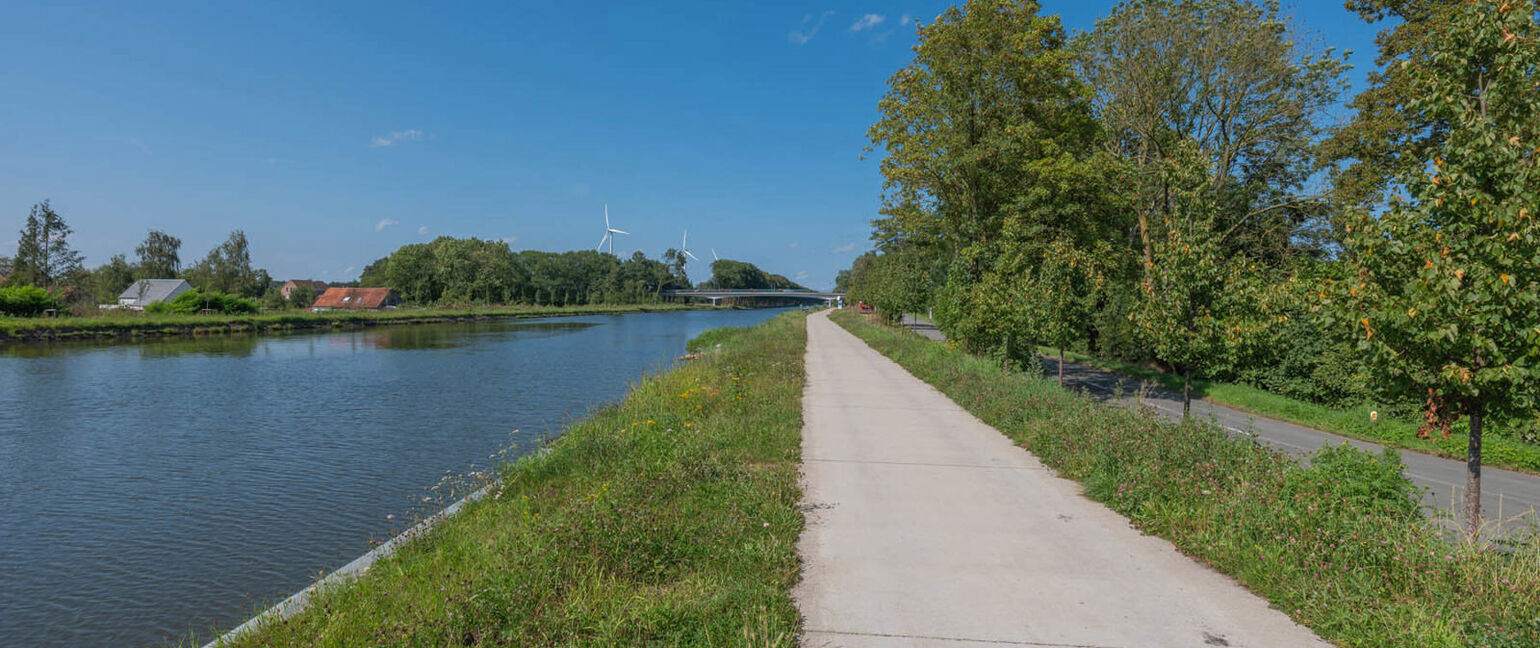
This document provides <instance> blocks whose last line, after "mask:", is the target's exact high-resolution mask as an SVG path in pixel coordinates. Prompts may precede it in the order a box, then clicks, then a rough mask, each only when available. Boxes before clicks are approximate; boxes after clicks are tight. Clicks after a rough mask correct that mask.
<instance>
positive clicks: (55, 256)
mask: <svg viewBox="0 0 1540 648" xmlns="http://www.w3.org/2000/svg"><path fill="white" fill-rule="evenodd" d="M71 233H72V230H71V229H70V227H69V225H67V224H66V223H65V221H64V217H63V216H62V215H60V214H59V213H58V212H57V211H55V210H54V209H53V206H52V205H50V204H49V202H48V201H46V200H45V201H43V202H40V203H38V204H36V205H34V206H33V207H32V211H31V214H29V216H28V218H27V222H26V226H25V227H24V228H23V229H22V231H21V236H20V238H19V239H18V245H17V250H16V255H15V256H14V257H10V256H0V284H3V286H4V287H5V288H6V289H7V290H6V291H5V292H4V293H3V294H0V314H9V315H22V316H28V315H36V314H39V313H42V312H44V311H46V310H49V309H64V308H69V309H70V310H72V311H74V312H76V313H77V314H79V313H83V312H86V311H91V310H94V309H95V308H96V306H97V305H98V304H110V303H116V301H117V298H118V296H119V295H120V294H122V293H123V291H125V290H127V289H128V287H129V286H131V285H133V283H134V282H135V281H138V280H140V279H175V278H180V279H185V280H187V282H188V283H189V284H192V286H193V288H195V289H197V291H198V294H197V295H196V298H197V301H198V303H199V305H200V306H199V308H200V309H202V308H212V306H211V304H212V303H213V302H214V301H219V303H221V304H225V303H230V304H236V303H239V304H241V307H240V309H241V310H249V308H248V305H247V304H246V303H245V302H239V301H238V300H234V299H233V298H244V299H246V300H251V302H252V304H256V303H260V304H261V307H262V308H264V309H266V310H279V309H284V308H307V307H309V306H310V304H311V302H313V301H314V299H315V297H316V294H315V291H314V290H312V289H311V288H310V287H309V286H300V287H299V288H297V289H296V290H294V291H293V293H291V294H290V295H289V296H288V297H285V296H284V295H281V294H280V292H279V290H278V287H279V286H280V285H281V283H282V282H281V281H276V280H274V279H273V278H272V277H271V276H270V275H269V274H268V272H267V270H265V269H262V268H258V267H255V266H253V264H252V262H251V248H250V244H249V242H248V241H247V239H246V234H245V232H242V231H241V230H236V231H234V232H232V233H231V234H230V237H229V238H228V239H227V240H225V242H223V243H221V244H219V245H218V246H217V247H215V248H214V249H212V250H210V251H209V253H208V254H207V255H206V256H204V258H203V259H202V260H200V261H198V262H197V263H194V264H193V265H191V266H189V267H185V268H184V267H183V266H182V259H181V248H182V240H181V239H179V238H177V237H175V236H172V235H170V234H168V233H166V232H163V231H159V230H151V231H150V232H149V233H148V234H147V235H146V236H145V239H144V241H143V242H142V243H140V244H139V245H138V246H137V247H136V248H135V249H134V254H135V258H133V259H132V260H131V259H130V258H129V257H128V255H126V254H116V255H113V256H112V257H111V258H110V259H108V261H107V262H106V263H104V264H102V265H100V266H97V267H96V268H93V269H87V268H86V267H85V265H84V263H83V261H84V257H83V256H82V255H81V254H80V253H79V252H77V251H75V250H74V249H72V248H71V247H70V243H69V237H70V234H71ZM685 262H686V257H685V255H684V254H683V253H682V252H680V251H678V250H675V249H669V250H667V251H665V252H664V253H663V259H662V260H661V261H659V260H654V259H649V258H647V255H645V254H643V253H642V252H636V253H633V254H632V255H631V256H630V257H627V258H625V259H621V258H619V257H616V256H615V255H612V254H607V253H603V252H596V251H590V250H582V251H576V252H542V251H538V250H525V251H522V252H515V251H514V250H513V249H511V248H509V247H508V244H507V243H504V242H501V241H485V240H481V239H476V238H467V239H457V238H451V237H447V236H445V237H439V238H438V239H435V240H433V241H432V242H429V243H415V244H412V245H406V246H402V247H401V248H400V249H397V250H396V251H395V252H393V253H392V254H390V255H389V256H387V257H384V258H381V259H378V260H376V261H375V262H374V263H371V264H369V265H368V266H367V267H365V268H364V271H363V274H362V275H361V276H360V277H359V279H358V281H354V282H346V283H337V284H333V285H341V286H365V287H381V286H383V287H390V288H393V289H395V290H396V292H397V293H399V294H400V295H401V298H402V299H403V300H404V301H405V302H406V303H409V304H417V305H429V304H535V305H541V306H567V305H576V304H622V303H624V304H637V303H646V302H654V301H661V300H662V299H664V295H663V292H664V291H667V290H677V289H687V288H690V287H692V286H691V283H690V279H689V277H688V276H687V275H686V274H685ZM711 268H712V271H713V276H712V278H711V279H710V280H708V281H706V282H704V283H702V284H701V286H702V287H710V288H801V286H798V285H797V284H796V283H794V282H792V281H791V280H790V279H787V278H786V277H783V276H781V275H778V274H770V273H767V272H765V271H763V270H760V269H759V268H757V267H755V266H754V265H753V264H750V263H744V262H742V261H733V260H730V259H721V260H719V261H716V262H714V263H712V264H711ZM24 288H25V289H26V290H23V289H24ZM33 288H36V289H38V290H32V289H33ZM187 300H188V303H191V302H192V301H193V300H194V297H188V298H187ZM168 307H169V306H168ZM251 308H254V306H251ZM216 310H217V309H216Z"/></svg>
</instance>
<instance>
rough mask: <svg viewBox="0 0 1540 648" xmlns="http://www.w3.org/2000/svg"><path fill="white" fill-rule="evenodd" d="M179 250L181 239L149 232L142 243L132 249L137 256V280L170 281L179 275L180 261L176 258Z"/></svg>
mask: <svg viewBox="0 0 1540 648" xmlns="http://www.w3.org/2000/svg"><path fill="white" fill-rule="evenodd" d="M181 249H182V239H179V238H177V237H175V236H172V235H170V234H167V233H165V232H162V231H160V230H150V233H149V234H147V235H146V236H145V237H144V242H143V243H140V244H139V247H137V248H134V252H135V253H136V254H138V255H139V268H138V272H137V274H138V276H139V278H140V279H170V278H172V277H175V276H177V275H179V274H181V272H182V259H181V257H180V256H178V255H179V253H180V251H181Z"/></svg>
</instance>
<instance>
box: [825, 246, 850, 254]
mask: <svg viewBox="0 0 1540 648" xmlns="http://www.w3.org/2000/svg"><path fill="white" fill-rule="evenodd" d="M855 251H856V244H855V243H846V244H844V245H841V246H839V247H837V248H834V249H832V250H829V253H830V254H845V253H846V252H855Z"/></svg>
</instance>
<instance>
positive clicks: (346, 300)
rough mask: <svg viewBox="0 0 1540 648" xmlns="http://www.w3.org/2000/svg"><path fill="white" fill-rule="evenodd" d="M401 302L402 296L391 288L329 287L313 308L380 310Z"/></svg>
mask: <svg viewBox="0 0 1540 648" xmlns="http://www.w3.org/2000/svg"><path fill="white" fill-rule="evenodd" d="M400 303H401V297H400V296H399V295H397V294H396V291H394V290H391V289H389V288H327V289H326V292H324V293H321V296H320V297H317V298H316V300H315V304H314V305H312V306H311V308H313V309H315V310H327V309H332V308H359V309H369V310H380V309H382V308H390V307H393V306H395V305H397V304H400Z"/></svg>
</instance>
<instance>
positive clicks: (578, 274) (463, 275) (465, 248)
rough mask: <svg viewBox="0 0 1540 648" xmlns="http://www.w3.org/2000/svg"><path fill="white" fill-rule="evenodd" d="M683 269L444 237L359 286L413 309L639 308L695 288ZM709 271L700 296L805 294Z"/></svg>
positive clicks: (758, 277) (760, 279) (388, 261)
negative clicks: (761, 291) (741, 291)
mask: <svg viewBox="0 0 1540 648" xmlns="http://www.w3.org/2000/svg"><path fill="white" fill-rule="evenodd" d="M686 261H687V259H686V257H685V255H684V254H683V253H681V252H679V251H678V250H675V249H672V248H671V249H669V250H667V251H665V252H664V253H663V259H662V260H661V261H659V260H654V259H649V258H647V255H646V254H644V253H642V252H640V251H637V252H634V253H632V255H631V256H630V257H628V258H625V259H621V258H619V257H616V256H615V255H612V254H607V253H603V252H596V251H591V250H580V251H575V252H542V251H539V250H524V251H514V250H513V249H512V248H510V247H509V246H508V244H507V243H503V242H500V241H487V240H482V239H476V238H469V239H457V238H451V237H447V236H443V237H439V238H437V239H435V240H433V241H432V242H429V243H416V244H412V245H406V246H402V247H401V248H399V249H397V250H396V251H395V252H393V253H391V255H390V256H387V257H384V258H382V259H379V260H376V261H375V262H374V263H371V264H369V265H368V267H366V268H364V272H363V275H362V276H360V277H359V285H361V286H371V287H373V286H380V287H390V288H393V289H395V290H396V292H397V293H399V294H400V295H401V298H402V299H403V300H405V301H407V302H409V303H416V304H434V303H484V304H510V303H524V304H537V305H542V306H545V305H553V306H564V305H573V304H605V303H641V302H648V301H659V300H662V299H663V298H664V296H663V292H664V291H667V290H682V289H688V288H690V287H691V283H690V278H689V276H688V275H686V274H685V263H686ZM711 269H712V277H711V279H709V280H707V281H705V282H703V283H702V284H701V287H703V288H801V286H798V285H797V284H796V283H795V282H793V281H791V280H790V279H787V278H786V277H783V276H781V275H777V274H770V273H767V272H765V271H763V270H760V269H759V268H758V267H756V266H754V265H753V264H750V263H745V262H742V261H733V260H731V259H721V260H718V261H715V262H713V263H712V264H711Z"/></svg>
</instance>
